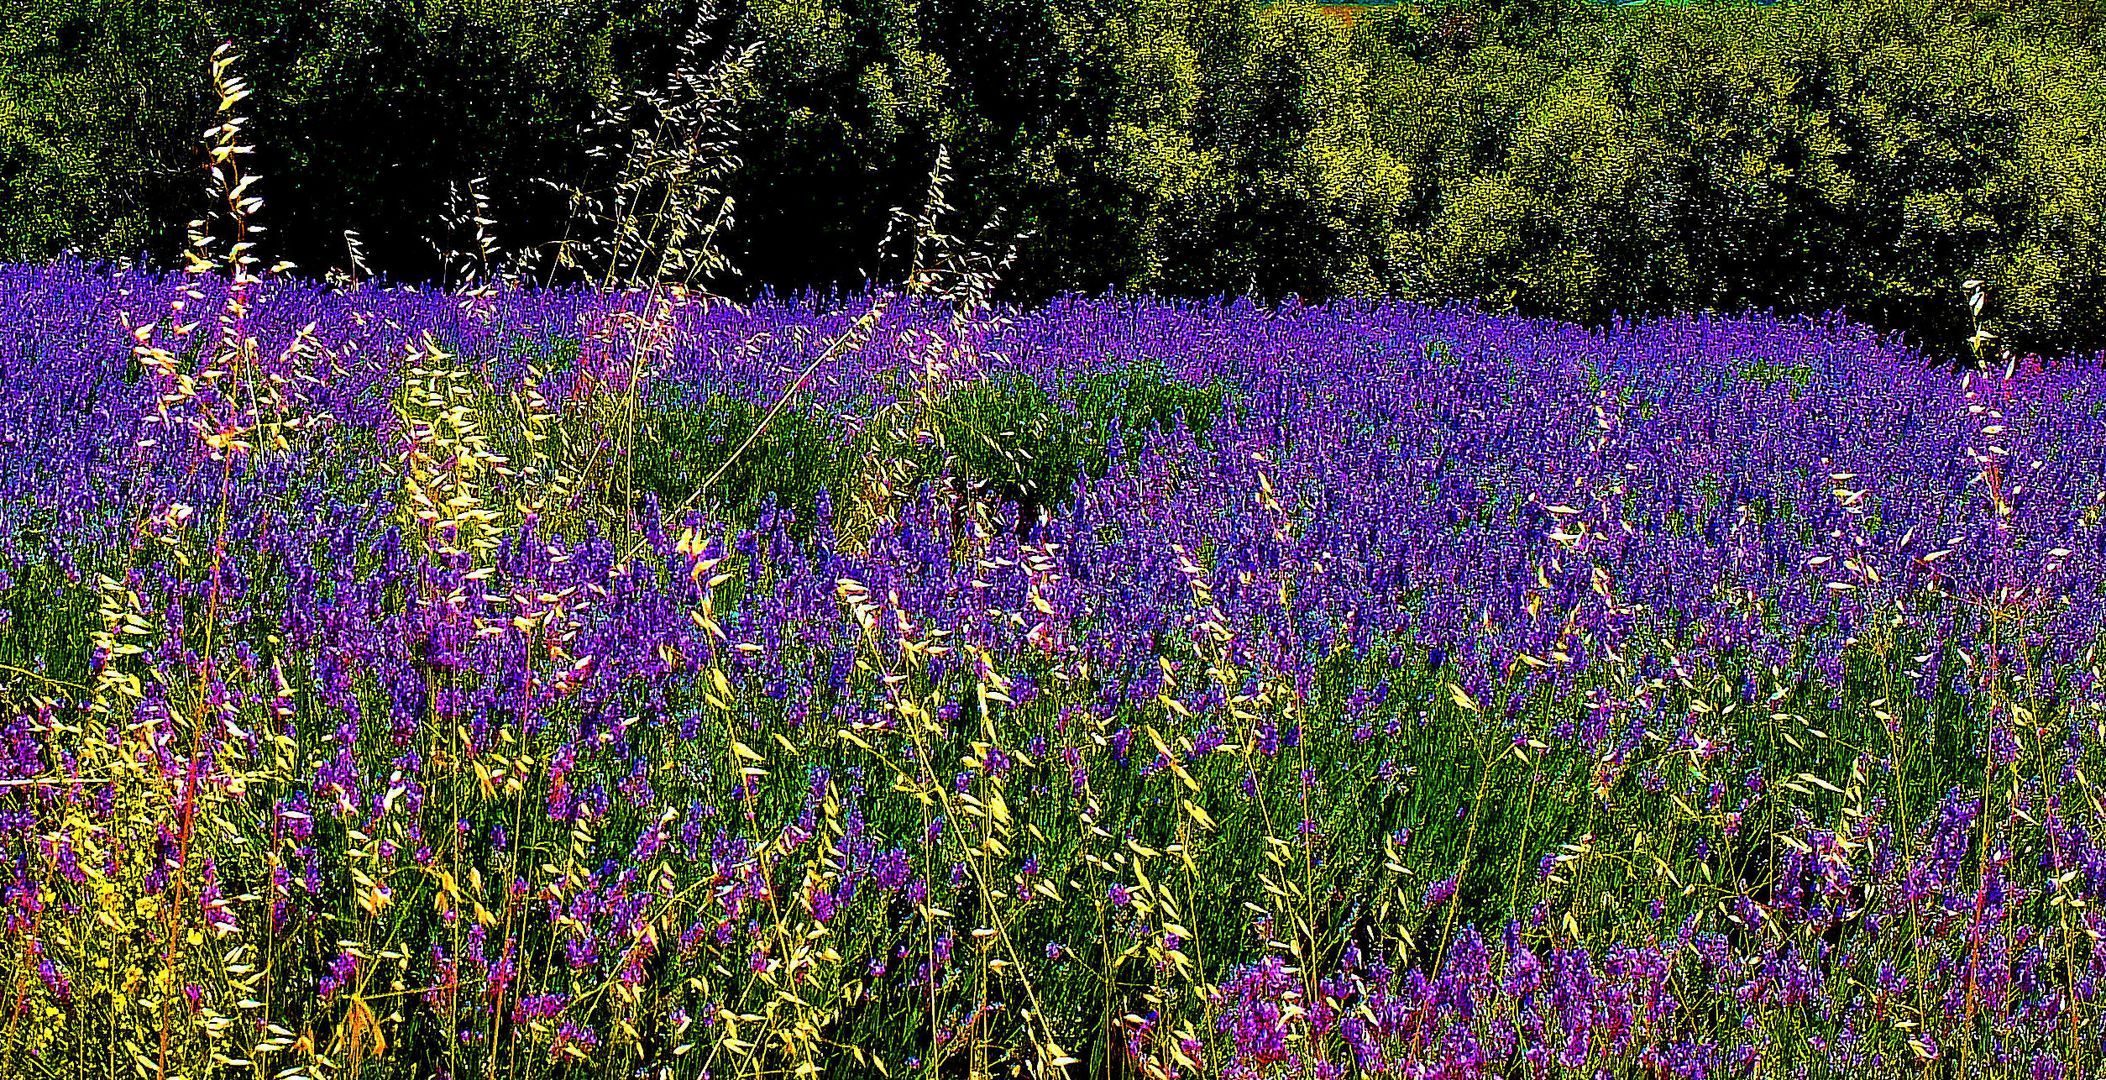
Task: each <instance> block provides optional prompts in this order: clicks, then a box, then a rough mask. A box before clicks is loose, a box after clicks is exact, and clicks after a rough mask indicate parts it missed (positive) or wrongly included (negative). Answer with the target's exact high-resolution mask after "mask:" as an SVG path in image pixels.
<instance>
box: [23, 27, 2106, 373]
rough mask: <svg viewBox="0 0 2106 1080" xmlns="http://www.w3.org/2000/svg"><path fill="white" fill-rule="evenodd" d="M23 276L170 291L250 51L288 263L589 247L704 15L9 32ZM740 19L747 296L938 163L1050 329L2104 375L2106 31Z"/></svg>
mask: <svg viewBox="0 0 2106 1080" xmlns="http://www.w3.org/2000/svg"><path fill="white" fill-rule="evenodd" d="M9 6H10V7H12V8H14V9H15V11H16V14H15V16H14V17H13V18H12V19H11V20H9V21H0V257H6V258H42V257H48V256H51V255H53V254H56V253H58V252H60V251H62V250H66V249H72V250H76V251H78V252H81V253H83V254H86V255H90V256H95V257H103V258H111V259H122V260H129V259H133V258H137V257H139V256H141V255H142V254H144V255H145V257H147V258H149V259H151V260H154V261H156V262H161V263H172V262H173V261H174V257H175V256H176V254H177V252H178V251H179V250H180V248H181V245H182V239H183V232H184V223H185V222H186V221H187V220H189V219H190V218H192V217H195V216H197V214H198V213H199V211H200V210H201V209H202V207H203V197H202V194H201V193H200V192H199V184H198V180H199V179H200V177H199V175H198V173H199V166H200V165H201V163H202V159H201V157H200V155H199V151H197V150H196V149H194V147H195V145H196V144H197V143H198V141H199V140H198V137H197V136H198V132H199V131H200V130H201V129H203V128H204V127H205V126H206V125H207V124H208V123H209V122H210V119H209V118H210V115H211V110H212V108H213V106H214V105H215V104H216V103H215V102H214V101H211V100H208V95H207V93H206V86H205V82H204V71H205V66H206V65H205V58H206V56H207V55H208V54H209V52H210V50H211V48H212V46H213V45H214V44H216V43H217V42H219V41H221V40H227V39H231V40H232V41H234V42H235V43H236V45H237V46H238V47H239V48H240V49H241V50H242V51H243V52H244V54H245V56H246V59H245V61H244V63H243V69H244V71H245V72H246V73H247V75H248V76H249V78H250V80H251V82H252V83H253V84H254V86H255V89H256V96H255V98H253V99H252V102H251V105H252V106H253V110H254V114H255V118H256V123H255V126H254V128H253V129H252V132H253V135H254V141H255V142H256V143H257V146H258V152H257V158H256V162H257V167H258V171H260V172H262V173H264V174H265V179H264V180H263V181H262V183H261V185H260V186H259V190H260V192H261V193H262V194H263V195H264V197H265V198H266V200H267V202H268V204H269V207H268V209H267V211H266V212H265V213H266V216H265V218H264V220H263V224H265V225H266V226H267V227H269V229H270V230H271V231H270V232H269V233H268V234H267V235H266V237H265V238H264V240H265V245H266V246H265V248H264V254H265V256H266V258H268V259H276V258H289V259H292V260H294V261H295V262H297V263H298V264H299V265H300V266H301V267H302V268H303V269H304V270H305V271H307V272H309V273H313V274H320V273H321V272H323V271H324V270H326V269H328V268H331V267H336V266H342V265H344V264H345V263H346V261H347V260H346V255H345V246H344V241H343V231H344V230H345V229H356V230H357V231H359V232H360V233H361V234H363V236H364V238H365V242H366V244H367V248H368V253H369V254H368V257H369V261H370V262H371V263H372V265H373V266H374V268H375V269H377V270H380V271H383V272H385V273H387V274H389V275H391V276H393V277H395V278H397V279H424V278H429V277H430V276H432V275H433V274H434V272H436V270H437V269H438V257H437V255H436V254H435V252H434V249H433V246H432V244H431V243H430V242H429V239H428V238H430V237H433V236H435V235H437V234H438V233H439V232H440V231H441V224H440V222H441V220H442V218H443V217H444V215H445V213H446V210H447V194H448V191H449V185H451V184H454V183H458V182H464V181H466V180H468V179H469V178H473V177H486V178H488V180H487V183H486V184H485V185H483V190H484V191H485V192H486V193H487V194H488V196H489V198H490V206H491V210H492V211H493V214H492V216H494V217H495V218H496V219H497V220H498V222H499V225H498V227H497V229H498V239H499V241H500V242H501V243H503V244H504V245H506V246H508V247H517V246H520V245H525V244H530V243H534V242H537V241H542V240H547V239H549V238H551V236H552V235H553V234H554V233H555V231H557V230H559V229H560V228H561V227H562V221H563V217H564V203H563V201H562V196H561V195H560V194H559V193H558V192H557V191H556V190H555V189H554V188H552V187H551V186H550V185H548V184H546V183H544V182H543V181H545V180H554V181H557V182H558V183H567V182H573V181H577V180H579V179H580V178H582V177H585V176H587V175H589V172H590V170H591V169H592V168H593V167H594V159H592V158H590V157H589V156H588V155H587V153H586V152H587V150H588V149H589V148H590V146H591V145H592V137H591V136H590V135H589V134H588V133H587V126H588V122H589V121H590V120H591V118H592V117H593V115H594V112H595V109H596V107H599V106H605V105H608V104H612V103H614V102H617V101H619V100H621V99H622V98H623V97H625V96H626V95H629V94H632V93H633V92H634V91H635V90H637V89H641V88H648V87H655V86H657V85H659V84H660V83H661V82H662V80H663V78H664V74H665V72H666V71H667V70H668V69H669V68H670V66H671V64H672V63H673V61H674V57H675V47H676V45H677V43H678V41H679V40H680V38H681V36H682V34H683V33H684V31H685V30H686V29H687V28H688V27H689V26H690V25H691V24H692V23H693V22H694V21H695V19H696V18H697V16H698V14H700V13H702V12H703V10H704V9H703V8H702V6H701V4H700V3H699V0H565V2H563V3H554V2H550V0H9ZM1350 15H1351V17H1343V16H1342V15H1341V13H1340V12H1338V11H1337V10H1335V9H1320V8H1318V7H1315V6H1309V5H1302V4H1298V3H1276V4H1266V5H1261V4H1259V3H1256V2H1255V0H724V2H723V3H722V4H721V5H720V6H719V7H717V8H716V9H715V10H714V12H713V13H712V14H711V16H710V17H711V21H712V26H711V29H712V30H713V31H714V33H715V35H716V40H717V41H719V42H743V41H757V42H758V43H759V45H760V50H761V51H760V53H759V63H758V66H757V67H756V68H755V69H754V70H753V72H752V74H751V77H750V78H749V79H747V80H746V82H745V85H744V86H743V87H742V92H743V95H744V97H743V102H742V104H741V106H740V108H739V110H738V112H737V121H738V125H739V127H740V129H741V136H740V141H739V151H738V152H739V155H740V156H741V157H742V158H743V160H744V167H743V169H742V170H741V171H740V172H739V173H738V174H737V176H736V178H735V180H734V183H733V192H734V194H735V195H736V196H737V200H738V207H739V210H738V227H737V231H736V234H735V235H734V237H733V238H732V240H731V243H730V253H731V255H732V260H733V262H734V263H735V265H737V266H738V267H739V268H740V269H741V270H742V271H743V276H742V277H741V278H739V279H737V280H735V281H730V282H724V283H720V284H721V286H722V287H725V288H728V289H730V290H731V291H733V292H735V293H737V292H750V291H751V290H753V289H757V288H759V287H760V286H762V285H772V286H774V287H775V288H777V289H778V290H784V289H794V288H800V287H811V286H816V287H821V288H825V287H830V286H833V285H844V286H853V285H854V284H856V283H858V282H860V281H862V280H863V279H864V276H865V273H866V271H868V270H869V269H871V263H872V258H873V253H874V252H875V251H876V249H877V247H878V241H879V236H880V234H881V232H882V230H883V227H884V223H885V220H886V216H887V211H888V210H889V208H891V207H893V206H899V205H908V206H913V205H918V204H919V200H920V197H921V193H922V190H923V186H924V185H925V183H926V180H927V176H928V172H929V167H930V162H931V160H932V159H933V157H934V154H935V150H936V147H937V146H939V145H943V146H947V147H949V149H950V152H951V156H952V161H953V165H954V168H955V172H956V176H957V179H956V181H955V183H954V185H953V187H952V188H951V190H952V191H953V192H954V193H955V194H954V196H953V201H954V202H956V203H957V204H958V205H959V207H960V209H961V211H963V212H964V214H965V217H966V218H967V220H987V219H988V218H989V217H990V216H991V214H992V211H993V208H995V207H997V206H1000V207H1004V208H1006V209H1007V211H1008V213H1007V215H1006V216H1005V218H1004V223H1005V229H1006V230H1008V231H1010V232H1023V231H1028V234H1029V235H1028V239H1027V240H1026V241H1025V243H1024V245H1023V247H1022V249H1021V252H1020V258H1019V261H1018V264H1017V267H1016V271H1015V273H1013V274H1012V275H1011V279H1010V283H1009V288H1010V289H1011V291H1012V294H1013V295H1012V297H1011V298H1012V299H1019V300H1025V301H1029V300H1033V299H1037V298H1042V297H1045V296H1048V295H1052V294H1055V293H1059V292H1063V291H1070V290H1079V291H1084V292H1091V293H1096V292H1101V291H1103V290H1105V289H1107V288H1115V289H1119V290H1124V291H1141V290H1145V291H1151V292H1157V293H1164V294H1172V295H1208V294H1214V293H1223V292H1230V293H1250V294H1254V295H1257V296H1259V297H1261V298H1264V299H1268V300H1270V299H1277V298H1279V297H1282V296H1284V295H1287V294H1290V293H1291V294H1296V295H1299V296H1301V297H1303V298H1305V299H1312V300H1313V299H1321V298H1325V297H1330V296H1336V295H1341V294H1354V295H1372V294H1390V295H1403V296H1410V297H1418V298H1425V299H1445V298H1468V299H1475V300H1479V301H1481V302H1482V303H1484V304H1485V305H1486V306H1488V307H1494V308H1504V307H1513V308H1518V309H1519V310H1521V311H1523V312H1527V313H1531V314H1541V315H1553V316H1559V317H1563V318H1569V319H1576V320H1580V321H1583V322H1590V323H1598V322H1602V321H1605V320H1607V319H1609V318H1611V317H1612V316H1614V315H1616V314H1622V315H1624V316H1626V317H1630V316H1641V315H1646V314H1651V313H1656V312H1663V311H1669V310H1687V309H1707V308H1708V309H1718V310H1729V311H1737V310H1741V309H1745V308H1750V307H1752V308H1757V309H1763V308H1774V309H1776V310H1778V311H1781V312H1821V311H1827V310H1831V309H1834V308H1836V307H1844V308H1846V309H1847V310H1848V311H1849V312H1850V313H1851V314H1853V315H1854V316H1856V317H1858V318H1861V319H1865V320H1867V321H1870V322H1872V323H1874V324H1875V325H1879V326H1882V327H1885V328H1888V329H1893V330H1900V331H1905V332H1907V333H1908V334H1909V335H1911V336H1912V337H1913V338H1914V339H1916V340H1918V341H1920V342H1923V343H1925V344H1927V345H1929V346H1931V347H1932V348H1934V349H1940V350H1950V349H1953V348H1956V347H1957V343H1958V341H1959V339H1960V338H1962V337H1964V336H1965V335H1966V333H1967V329H1968V324H1967V313H1966V310H1965V308H1964V307H1963V306H1962V305H1961V303H1960V302H1959V299H1958V296H1959V294H1958V291H1957V286H1958V283H1959V282H1960V281H1961V280H1962V279H1964V278H1968V277H1981V278H1984V279H1986V280H1987V281H1989V282H1990V284H1991V297H1992V304H1994V305H1995V307H1996V311H1995V314H1997V315H1998V316H1999V320H1998V321H1999V328H2000V329H2002V330H2003V331H2004V332H2005V334H2006V337H2007V339H2009V340H2010V341H2012V343H2013V344H2015V345H2017V346H2019V347H2020V348H2022V349H2026V350H2030V351H2039V352H2043V353H2059V352H2064V351H2068V350H2073V349H2076V350H2084V351H2086V352H2089V351H2092V350H2099V349H2106V258H2102V256H2106V137H2102V136H2106V70H2102V64H2101V57H2100V48H2099V47H2100V45H2101V43H2102V40H2106V38H2102V30H2106V0H1940V2H1934V0H1847V2H1846V0H1787V2H1785V3H1780V4H1774V5H1756V4H1752V3H1726V2H1716V3H1685V4H1640V5H1629V6H1613V7H1612V6H1608V5H1602V4H1594V3H1586V2H1581V0H1451V2H1429V3H1421V4H1408V3H1396V4H1385V5H1380V6H1371V7H1367V8H1363V9H1358V10H1357V11H1354V12H1351V13H1350Z"/></svg>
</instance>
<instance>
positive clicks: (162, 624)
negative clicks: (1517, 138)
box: [0, 264, 2106, 1080]
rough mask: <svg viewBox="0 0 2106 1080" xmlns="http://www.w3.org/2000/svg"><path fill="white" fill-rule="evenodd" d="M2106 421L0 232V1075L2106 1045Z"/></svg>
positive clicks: (1145, 326)
mask: <svg viewBox="0 0 2106 1080" xmlns="http://www.w3.org/2000/svg"><path fill="white" fill-rule="evenodd" d="M2102 409H2106V374H2102V373H2101V372H2100V371H2099V370H2097V369H2095V368H2088V367H2087V368H2075V367H2051V368H2048V369H2045V370H2043V369H2040V368H2038V367H2037V366H2035V367H2032V368H2019V369H2014V370H2011V371H2009V372H2006V371H2003V370H1998V371H1994V372H1991V373H1988V374H1987V375H1983V374H1973V375H1966V376H1962V375H1955V374H1951V373H1945V372H1937V371H1932V370H1929V369H1928V368H1927V366H1926V365H1925V363H1924V361H1923V359H1922V358H1921V357H1920V356H1918V355H1916V354H1914V353H1913V352H1910V351H1907V350H1904V349H1902V348H1900V347H1898V346H1896V345H1894V344H1892V343H1891V342H1890V341H1886V340H1882V339H1881V338H1879V337H1877V336H1876V335H1874V334H1872V333H1870V332H1869V331H1865V330H1862V329H1861V328H1858V327H1855V326H1853V325H1850V324H1846V323H1843V322H1840V321H1831V322H1826V323H1809V322H1803V321H1802V322H1786V321H1779V320H1774V319H1767V318H1759V317H1750V318H1743V319H1719V318H1715V317H1691V318H1680V319H1675V320H1670V321H1665V322H1656V323H1647V324H1644V325H1638V326H1617V327H1613V328H1611V329H1610V330H1608V331H1606V332H1595V333H1589V332H1587V331H1584V330H1582V329H1579V328H1576V327H1573V326H1570V325H1567V324H1560V323H1555V322H1544V321H1529V320H1523V319H1517V318H1505V317H1493V316H1487V315H1481V314H1477V313H1475V312H1473V311H1470V310H1467V309H1461V308H1451V309H1444V310H1435V309H1431V308H1426V307H1420V306H1411V305H1404V304H1385V305H1365V304H1363V305H1352V304H1338V305H1332V306H1324V307H1296V306H1293V305H1292V304H1289V305H1288V306H1285V307H1283V308H1280V309H1278V310H1267V309H1262V308H1258V307H1254V306H1252V305H1250V304H1248V303H1236V304H1220V303H1215V304H1205V303H1169V302H1158V301H1113V300H1074V299H1070V300H1063V301H1056V302H1054V303H1052V304H1050V305H1048V306H1046V307H1044V308H1042V309H1038V310H1034V311H1030V312H1028V313H1013V314H1011V315H1009V316H1007V317H1005V318H999V319H974V320H957V319H952V318H950V317H949V315H948V312H946V311H945V310H941V309H939V308H937V307H936V306H935V305H932V304H927V303H915V302H910V301H909V300H907V299H902V298H897V297H889V296H883V295H866V296H860V297H851V298H848V299H846V300H843V301H841V302H839V303H838V304H831V305H827V304H819V303H817V302H813V301H795V302H791V301H777V300H769V299H764V300H762V301H761V302H759V303H757V304H755V305H752V306H751V307H748V308H737V307H732V306H728V305H722V304H714V303H711V304H705V303H702V302H700V301H697V300H693V299H691V298H688V297H686V296H685V295H683V294H681V293H679V292H677V291H667V290H655V291H652V292H648V293H644V292H638V293H621V294H609V293H601V292H593V291H590V290H574V291H511V290H497V291H489V290H485V291H482V292H480V293H476V294H467V295H464V294H448V293H443V292H434V291H414V290H396V289H376V288H373V287H371V286H360V287H357V288H353V289H349V290H343V289H324V288H322V287H320V286H316V285H310V284H305V283H301V282H298V281H296V280H293V279H286V278H265V279H262V280H251V279H245V278H243V277H241V276H240V275H237V276H236V278H235V280H234V283H233V284H232V285H229V284H228V283H227V282H226V280H225V279H223V278H220V277H217V276H213V275H197V276H187V277H186V276H180V275H178V276H149V275H143V274H138V273H131V272H107V271H104V270H101V269H98V268H94V267H88V266H83V265H79V264H58V265H54V266H45V267H25V266H16V267H9V268H5V269H0V687H4V688H5V696H4V699H0V700H4V703H5V710H4V712H0V725H4V734H0V852H4V854H5V860H4V863H0V891H4V894H5V898H6V902H5V904H4V905H0V912H4V914H0V985H4V987H5V996H4V999H0V1008H4V1010H5V1017H4V1019H0V1075H8V1076H24V1077H42V1076H51V1077H57V1076H69V1077H70V1076H91V1075H92V1076H113V1077H114V1076H148V1077H171V1076H184V1077H192V1078H201V1077H208V1076H210V1077H218V1076H226V1077H234V1076H255V1077H266V1076H268V1077H277V1078H290V1077H296V1076H302V1077H308V1076H311V1077H339V1076H342V1077H350V1076H364V1077H394V1076H402V1077H428V1076H444V1077H461V1078H468V1077H563V1076H595V1077H614V1076H636V1077H703V1076H711V1077H734V1076H739V1077H743V1076H760V1075H769V1076H781V1075H828V1076H845V1075H869V1076H929V1077H935V1076H939V1075H940V1076H946V1077H948V1076H963V1075H973V1076H978V1075H1031V1076H1038V1075H1054V1074H1059V1073H1062V1072H1065V1074H1066V1075H1069V1076H1078V1077H1079V1076H1152V1077H1168V1076H1183V1077H1191V1076H1226V1077H1238V1078H1242V1077H1252V1078H1255V1077H1286V1076H1294V1077H1304V1076H1309V1077H1336V1076H1399V1077H1476V1076H1485V1077H1490V1076H1501V1077H1505V1076H1530V1077H1578V1076H1616V1077H1623V1076H1631V1077H1684V1078H1691V1080H1694V1078H1708V1077H1739V1076H1765V1077H1767V1076H1800V1075H1803V1076H1838V1077H1843V1076H1847V1077H1858V1076H1870V1075H1879V1076H1904V1075H1905V1076H1921V1075H1983V1076H2012V1077H2062V1076H2072V1077H2074V1076H2079V1075H2083V1074H2084V1073H2085V1072H2086V1071H2087V1069H2086V1066H2087V1063H2090V1064H2091V1068H2090V1070H2089V1071H2094V1072H2095V1071H2096V1068H2097V1065H2096V1063H2098V1062H2100V1061H2101V1060H2102V1059H2106V1043H2102V1034H2106V1029H2102V1026H2101V1019H2102V1016H2106V1001H2102V1000H2101V999H2100V996H2099V986H2098V980H2099V979H2100V978H2101V977H2102V976H2106V946H2101V945H2100V944H2099V943H2100V940H2101V937H2102V933H2106V923H2102V921H2101V919H2100V917H2099V914H2098V913H2097V911H2096V908H2095V905H2096V904H2098V903H2100V902H2101V901H2102V900H2106V847H2101V842H2100V840H2099V839H2097V838H2099V837H2100V835H2101V833H2102V832H2106V807H2102V805H2101V801H2100V794H2099V789H2098V786H2097V785H2098V781H2099V780H2100V779H2102V778H2106V686H2102V685H2101V684H2100V675H2099V668H2098V658H2097V656H2096V646H2097V644H2098V642H2099V638H2100V632H2101V629H2102V622H2106V528H2102V514H2106V440H2101V439H2100V438H2099V437H2098V431H2099V430H2100V429H2099V425H2100V422H2101V421H2100V414H2101V411H2102ZM764 417H765V418H766V420H765V422H764V421H763V418H764ZM1926 1068H1929V1069H1933V1070H1936V1071H1933V1072H1929V1073H1926V1072H1925V1069H1926Z"/></svg>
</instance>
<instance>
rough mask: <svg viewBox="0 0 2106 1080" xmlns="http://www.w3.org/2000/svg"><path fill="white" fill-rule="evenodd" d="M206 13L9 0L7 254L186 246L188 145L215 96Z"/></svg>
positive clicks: (1, 254) (4, 81) (152, 0)
mask: <svg viewBox="0 0 2106 1080" xmlns="http://www.w3.org/2000/svg"><path fill="white" fill-rule="evenodd" d="M197 18H198V13H197V10H196V5H195V4H194V3H191V2H188V0H101V2H97V3H81V2H79V0H11V2H10V3H9V4H8V15H7V17H6V18H4V19H0V258H39V257H44V256H48V255H51V254H55V253H56V252H58V251H59V250H60V249H62V248H66V247H73V248H76V249H78V250H79V251H81V252H82V253H83V254H86V255H89V256H93V257H104V258H117V259H130V258H134V257H137V256H138V255H139V254H140V253H141V252H151V253H152V254H154V255H155V256H158V257H161V258H164V259H165V258H173V257H174V256H175V254H176V252H177V251H179V250H180V249H181V246H182V242H183V238H184V230H183V223H184V222H185V221H187V220H188V219H190V218H191V217H194V216H196V213H197V210H198V209H199V207H198V205H197V203H196V202H195V200H196V197H197V196H196V184H195V181H194V178H193V173H194V169H193V166H194V164H195V151H194V150H192V149H191V146H192V144H193V142H194V141H195V132H196V130H197V129H199V128H202V127H203V126H204V125H205V116H206V111H205V110H206V109H208V108H209V106H210V103H209V102H207V101H205V100H204V98H205V94H206V91H207V89H208V86H207V83H206V79H205V61H204V57H205V53H206V51H208V49H209V45H208V44H207V43H206V42H205V41H204V40H203V38H202V37H201V35H200V34H199V33H198V24H197ZM178 132H180V133H181V134H180V135H178V134H177V133H178Z"/></svg>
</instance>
